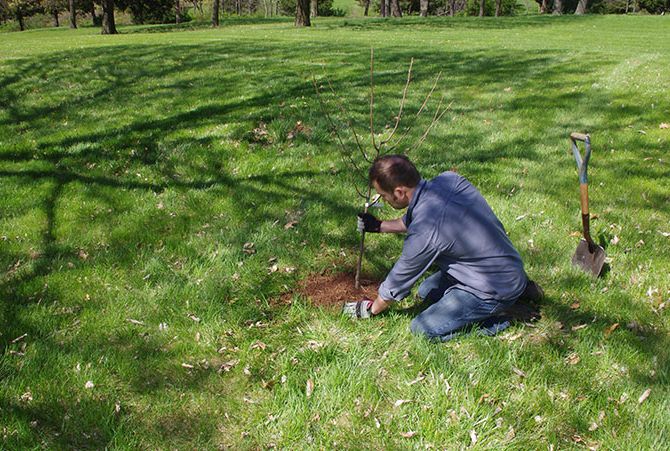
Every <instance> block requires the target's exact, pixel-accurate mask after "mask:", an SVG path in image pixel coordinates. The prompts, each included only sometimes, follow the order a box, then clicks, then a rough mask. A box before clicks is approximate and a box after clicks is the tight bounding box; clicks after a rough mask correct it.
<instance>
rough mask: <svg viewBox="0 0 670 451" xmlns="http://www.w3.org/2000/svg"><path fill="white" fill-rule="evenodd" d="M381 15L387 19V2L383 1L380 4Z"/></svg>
mask: <svg viewBox="0 0 670 451" xmlns="http://www.w3.org/2000/svg"><path fill="white" fill-rule="evenodd" d="M379 15H380V16H382V17H386V0H381V1H380V2H379Z"/></svg>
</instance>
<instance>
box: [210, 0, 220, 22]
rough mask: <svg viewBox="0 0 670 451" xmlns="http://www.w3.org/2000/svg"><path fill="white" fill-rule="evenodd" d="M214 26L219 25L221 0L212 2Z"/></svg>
mask: <svg viewBox="0 0 670 451" xmlns="http://www.w3.org/2000/svg"><path fill="white" fill-rule="evenodd" d="M212 26H213V27H218V26H219V0H214V2H213V3H212Z"/></svg>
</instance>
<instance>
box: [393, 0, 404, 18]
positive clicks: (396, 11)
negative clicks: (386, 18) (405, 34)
mask: <svg viewBox="0 0 670 451" xmlns="http://www.w3.org/2000/svg"><path fill="white" fill-rule="evenodd" d="M391 14H393V17H402V11H401V9H400V0H391Z"/></svg>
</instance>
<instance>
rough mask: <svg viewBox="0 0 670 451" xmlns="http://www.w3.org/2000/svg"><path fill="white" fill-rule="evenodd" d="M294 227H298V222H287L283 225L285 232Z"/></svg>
mask: <svg viewBox="0 0 670 451" xmlns="http://www.w3.org/2000/svg"><path fill="white" fill-rule="evenodd" d="M296 225H298V221H289V222H287V223H286V224H284V229H285V230H288V229H292V228H293V227H295V226H296Z"/></svg>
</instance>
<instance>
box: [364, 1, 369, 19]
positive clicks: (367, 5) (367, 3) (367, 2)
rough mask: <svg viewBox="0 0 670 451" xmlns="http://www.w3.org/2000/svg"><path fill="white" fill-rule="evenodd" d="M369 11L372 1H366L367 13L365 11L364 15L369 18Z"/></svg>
mask: <svg viewBox="0 0 670 451" xmlns="http://www.w3.org/2000/svg"><path fill="white" fill-rule="evenodd" d="M369 10H370V0H366V1H365V11H363V15H364V16H367V15H368V11H369Z"/></svg>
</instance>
